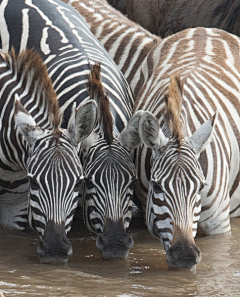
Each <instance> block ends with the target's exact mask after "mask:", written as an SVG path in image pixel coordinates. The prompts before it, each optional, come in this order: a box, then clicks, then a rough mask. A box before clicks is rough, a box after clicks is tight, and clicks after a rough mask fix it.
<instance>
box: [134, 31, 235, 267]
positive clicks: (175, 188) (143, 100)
mask: <svg viewBox="0 0 240 297" xmlns="http://www.w3.org/2000/svg"><path fill="white" fill-rule="evenodd" d="M239 50H240V40H239V38H238V37H236V36H234V35H231V34H229V33H227V32H224V31H221V30H218V29H205V28H196V29H189V30H185V31H182V32H180V33H177V34H175V35H173V36H171V37H169V38H166V39H165V40H163V41H162V43H161V44H160V45H159V46H156V47H155V48H154V49H153V50H152V51H151V53H149V55H148V57H147V59H146V61H145V65H143V69H144V67H146V64H147V65H149V70H150V71H149V73H148V78H147V79H146V80H145V82H144V83H143V87H142V89H141V90H140V92H139V95H138V98H137V101H136V105H135V111H137V110H138V109H142V110H147V111H149V112H151V113H149V114H147V115H146V114H145V115H143V116H142V117H141V119H140V121H139V130H140V135H141V138H142V140H143V141H144V143H145V146H143V147H142V148H140V149H139V150H138V157H137V160H138V162H139V176H140V177H141V178H140V181H141V184H140V187H139V188H138V193H140V192H141V193H142V195H139V197H141V198H142V204H143V207H145V206H146V221H147V225H148V229H149V231H150V232H151V233H152V234H154V235H155V236H157V237H158V238H159V239H160V240H161V242H162V244H163V246H164V248H165V250H166V253H167V262H168V265H169V267H174V268H191V267H192V266H194V265H195V264H196V263H198V262H199V261H200V259H201V255H200V251H199V249H198V248H197V246H196V245H195V243H194V237H195V235H196V233H197V227H200V228H201V229H202V231H203V233H205V234H221V233H226V232H229V231H230V230H231V225H230V217H235V216H239V214H240V212H239V209H240V208H239V206H240V200H239V194H240V179H239V177H240V175H239V165H240V163H239V162H240V160H239V146H240V117H239V106H240V105H239V103H240V102H239V100H240V99H239V98H240V82H239V80H240V64H239V52H240V51H239ZM153 57H154V59H153ZM153 63H154V66H153ZM169 76H171V80H170V82H169ZM216 113H218V115H217V114H216ZM214 114H215V115H214ZM210 140H212V142H211V143H210ZM147 147H150V148H151V149H152V154H151V161H150V156H149V155H148V154H147ZM150 162H151V164H152V165H151V171H150V165H149V164H150ZM144 188H146V190H147V189H148V198H147V199H146V196H145V193H146V191H145V190H143V189H144Z"/></svg>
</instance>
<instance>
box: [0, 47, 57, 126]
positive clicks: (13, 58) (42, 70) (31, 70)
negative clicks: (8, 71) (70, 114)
mask: <svg viewBox="0 0 240 297" xmlns="http://www.w3.org/2000/svg"><path fill="white" fill-rule="evenodd" d="M2 58H3V55H2ZM4 59H5V61H6V63H7V64H8V65H9V67H11V66H10V65H11V64H12V67H13V70H14V72H15V73H16V74H17V79H18V80H20V79H22V78H23V82H22V87H23V88H24V89H25V88H28V92H29V94H33V93H35V94H37V93H38V94H39V93H40V98H41V99H40V102H39V109H40V108H41V106H42V105H46V106H47V108H48V113H49V114H50V115H51V123H52V125H53V128H54V129H57V128H58V127H59V126H60V124H61V115H60V112H59V104H58V100H57V95H56V93H55V91H54V89H53V86H52V81H51V78H50V77H49V76H48V72H47V67H46V65H45V64H44V62H43V60H42V58H41V57H40V55H39V54H38V53H37V52H36V51H35V50H34V49H25V50H23V51H21V52H20V53H19V54H18V55H16V53H15V50H14V48H13V47H12V48H11V50H10V52H9V53H8V54H5V56H4Z"/></svg>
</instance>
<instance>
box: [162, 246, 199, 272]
mask: <svg viewBox="0 0 240 297" xmlns="http://www.w3.org/2000/svg"><path fill="white" fill-rule="evenodd" d="M166 256H167V265H168V267H169V268H177V269H191V268H193V267H195V265H196V264H198V263H199V262H200V261H201V259H202V256H201V251H200V250H199V248H198V247H197V246H196V245H195V243H194V242H189V241H186V242H183V241H178V242H176V243H175V244H174V245H173V246H171V247H170V248H169V249H168V250H167V253H166Z"/></svg>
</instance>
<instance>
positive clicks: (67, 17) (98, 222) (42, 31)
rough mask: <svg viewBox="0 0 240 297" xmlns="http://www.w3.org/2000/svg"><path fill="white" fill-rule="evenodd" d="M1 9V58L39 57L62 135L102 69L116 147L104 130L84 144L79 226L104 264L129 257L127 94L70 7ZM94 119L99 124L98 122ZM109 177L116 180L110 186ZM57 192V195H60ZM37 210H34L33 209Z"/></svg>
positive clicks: (52, 0)
mask: <svg viewBox="0 0 240 297" xmlns="http://www.w3.org/2000/svg"><path fill="white" fill-rule="evenodd" d="M0 3H1V4H0V13H1V18H0V24H1V26H0V35H1V40H0V45H1V47H2V48H3V50H4V51H8V50H9V48H10V47H11V46H14V47H15V49H16V51H17V52H19V51H21V50H22V49H24V48H26V47H27V48H34V49H35V50H36V51H37V52H38V53H39V54H40V55H41V57H42V58H43V60H44V63H45V64H46V66H47V70H48V73H49V76H50V77H51V79H52V82H53V87H54V89H55V91H56V94H57V98H58V101H59V104H60V106H61V111H62V112H64V116H63V122H62V127H67V125H68V120H69V118H70V116H71V110H72V103H73V102H76V106H77V107H78V106H79V104H81V103H82V102H85V101H86V100H89V98H90V95H89V93H90V89H91V87H90V82H89V74H90V72H91V70H92V67H93V65H94V64H96V62H97V63H100V64H101V85H102V88H103V90H104V94H106V95H107V97H108V98H109V109H110V113H111V115H112V122H113V141H112V142H108V140H107V139H105V137H104V135H103V133H102V130H97V128H96V130H95V133H94V134H93V135H91V136H89V137H88V138H87V139H86V141H85V142H84V143H83V144H82V155H81V158H82V160H83V166H84V168H85V171H86V180H85V185H84V188H85V190H84V193H85V194H86V197H83V201H85V200H84V199H85V198H86V201H85V202H84V219H85V222H86V224H87V226H88V227H89V228H90V230H91V231H93V232H94V233H96V234H98V237H99V238H98V240H97V245H98V247H100V249H101V251H102V254H103V257H107V258H122V257H126V256H127V253H128V250H129V247H131V246H132V244H133V242H132V239H131V237H130V236H129V235H128V234H127V231H126V229H127V228H128V226H129V223H130V221H131V203H132V201H131V195H132V187H133V182H134V180H135V178H136V177H135V171H134V164H133V162H132V160H131V158H130V154H131V150H132V149H133V148H134V147H135V146H136V145H138V143H139V137H135V138H134V139H133V140H131V139H130V140H129V141H128V139H129V138H131V137H130V136H131V135H135V134H134V133H132V134H131V133H130V134H129V133H128V131H129V129H130V130H131V129H133V128H132V127H134V128H136V125H137V121H138V118H139V115H137V116H136V117H135V119H133V120H131V121H129V120H130V117H131V115H132V106H133V97H132V94H131V91H130V88H129V86H128V84H127V82H126V80H125V79H124V77H123V75H122V74H121V72H120V71H119V70H118V68H117V67H116V65H115V64H114V62H113V61H112V60H111V59H110V58H109V56H108V54H107V52H106V51H105V50H104V49H103V47H102V45H101V44H100V42H98V40H97V39H96V38H95V37H94V36H93V35H92V34H91V32H90V31H89V29H88V28H87V26H86V24H85V23H84V21H83V20H82V18H81V17H80V16H79V14H78V13H76V12H75V10H74V9H73V8H71V7H70V6H68V5H66V4H64V3H63V2H61V1H59V0H41V1H38V0H27V1H24V0H10V1H5V0H2V1H1V2H0ZM99 77H100V75H99ZM102 93H103V92H102ZM98 119H101V117H99V116H98ZM98 126H99V125H97V127H98ZM124 131H125V132H124ZM120 132H122V134H120ZM120 136H121V137H120ZM104 152H105V153H104ZM107 160H111V166H112V168H114V170H115V171H114V172H112V171H111V170H110V169H109V170H110V171H111V174H112V175H110V176H108V174H109V170H102V169H103V168H104V166H105V163H106V161H107ZM40 164H41V166H43V165H45V164H44V163H40ZM109 168H111V167H109ZM43 170H44V167H43ZM110 177H111V179H112V178H114V182H113V181H112V180H111V179H110ZM66 178H67V177H66ZM99 183H100V184H99ZM31 188H33V190H32V191H33V192H34V193H35V195H34V196H30V205H31V203H32V204H33V205H34V207H32V208H31V214H32V219H31V220H30V223H32V225H35V224H37V225H38V227H39V228H40V229H41V234H42V235H41V236H43V237H46V238H48V235H47V233H48V228H47V226H46V222H47V221H48V217H47V218H45V217H44V216H42V214H41V213H39V211H38V209H40V208H41V207H40V205H41V203H42V202H41V199H39V197H37V196H36V193H37V191H36V190H35V184H34V183H32V184H31ZM25 190H26V189H25ZM58 191H59V195H60V194H61V192H64V191H65V188H60V189H59V190H58ZM89 193H90V194H89ZM93 193H94V194H93ZM89 197H94V199H90V198H89ZM55 203H57V201H56V200H55V201H51V199H50V197H49V201H48V203H47V204H46V205H45V206H46V208H47V207H49V208H50V206H51V205H52V204H53V205H54V204H55ZM36 204H38V205H39V206H38V207H35V205H36ZM35 211H36V212H35ZM63 211H64V209H63ZM71 222H72V217H71V219H69V221H67V225H65V223H66V222H65V223H64V227H63V228H65V231H66V232H67V231H69V229H70V225H71ZM55 223H56V222H55V221H53V224H55ZM112 228H114V232H113V231H111V230H112ZM112 233H114V238H112V237H113V236H112ZM111 238H112V239H111ZM53 240H54V239H53ZM109 241H110V243H109Z"/></svg>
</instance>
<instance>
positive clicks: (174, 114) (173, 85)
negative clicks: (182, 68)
mask: <svg viewBox="0 0 240 297" xmlns="http://www.w3.org/2000/svg"><path fill="white" fill-rule="evenodd" d="M182 94H183V82H182V81H181V79H180V75H176V76H171V77H170V85H169V88H168V93H167V94H165V95H164V98H165V102H166V120H167V123H168V126H169V128H170V130H171V132H172V136H174V137H176V138H177V140H178V143H179V147H181V145H182V141H183V132H182V123H181V119H180V115H181V108H182Z"/></svg>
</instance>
